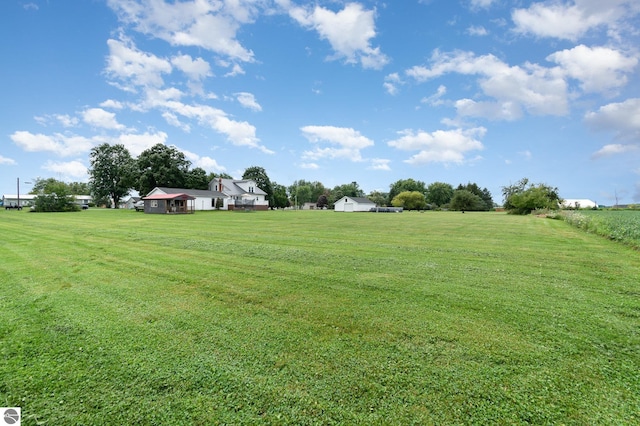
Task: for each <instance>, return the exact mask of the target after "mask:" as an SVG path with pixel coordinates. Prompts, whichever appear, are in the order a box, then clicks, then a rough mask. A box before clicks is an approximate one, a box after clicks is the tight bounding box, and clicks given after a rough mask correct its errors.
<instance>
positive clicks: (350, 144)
mask: <svg viewBox="0 0 640 426" xmlns="http://www.w3.org/2000/svg"><path fill="white" fill-rule="evenodd" d="M300 130H302V134H303V136H304V137H305V138H307V139H308V140H309V142H311V143H315V144H319V143H329V144H330V145H334V146H337V148H336V147H328V148H320V147H317V148H315V149H314V150H313V151H305V152H304V154H303V158H305V159H311V160H319V159H321V158H344V159H347V160H351V161H363V159H362V155H361V153H360V150H362V149H364V148H367V147H370V146H373V145H374V143H373V141H372V140H371V139H369V138H367V137H365V136H362V135H361V134H360V132H358V131H357V130H354V129H351V128H346V127H334V126H305V127H302V128H301V129H300Z"/></svg>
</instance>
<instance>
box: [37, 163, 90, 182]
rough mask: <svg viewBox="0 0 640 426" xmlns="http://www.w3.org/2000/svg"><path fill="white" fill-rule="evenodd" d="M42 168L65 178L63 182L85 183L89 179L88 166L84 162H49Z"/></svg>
mask: <svg viewBox="0 0 640 426" xmlns="http://www.w3.org/2000/svg"><path fill="white" fill-rule="evenodd" d="M42 168H43V169H44V170H47V171H50V172H53V173H56V174H58V175H62V176H63V178H62V179H63V180H77V181H84V180H86V179H87V178H88V173H87V166H85V165H84V164H83V163H82V161H80V160H74V161H68V162H56V161H51V160H49V161H47V162H46V163H45V164H44V165H43V166H42Z"/></svg>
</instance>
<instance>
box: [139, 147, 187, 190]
mask: <svg viewBox="0 0 640 426" xmlns="http://www.w3.org/2000/svg"><path fill="white" fill-rule="evenodd" d="M135 164H136V181H135V185H134V188H135V189H136V190H137V191H138V192H139V193H140V194H141V195H146V194H148V193H149V192H150V191H151V190H152V189H153V188H155V187H156V186H166V187H169V188H184V186H185V183H186V176H187V172H188V170H189V166H191V162H190V161H189V160H187V158H186V157H185V155H184V153H182V152H180V151H179V150H178V149H177V148H176V147H173V146H166V145H163V144H161V143H158V144H155V145H154V146H152V147H151V148H149V149H147V150H144V151H142V153H141V154H140V155H139V156H138V160H137V161H136V163H135Z"/></svg>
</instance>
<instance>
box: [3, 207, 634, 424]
mask: <svg viewBox="0 0 640 426" xmlns="http://www.w3.org/2000/svg"><path fill="white" fill-rule="evenodd" d="M11 213H17V212H9V213H7V214H6V215H3V219H4V218H9V219H10V220H6V221H4V220H3V221H1V222H0V230H2V232H3V233H4V234H6V233H11V234H12V235H19V236H20V241H18V243H17V244H15V245H11V246H5V247H3V248H2V250H3V251H2V254H3V255H4V254H6V255H7V256H6V257H5V256H3V257H2V259H1V260H0V271H2V272H3V274H7V275H8V276H10V277H12V280H13V281H12V284H11V285H10V284H9V283H6V284H3V285H2V286H3V290H7V293H4V294H9V295H10V297H8V298H7V297H5V298H3V299H2V301H3V302H2V303H3V306H2V311H3V314H2V315H3V317H2V318H3V320H4V319H6V320H7V321H9V322H11V323H12V324H13V325H11V326H5V327H4V328H3V329H2V330H3V333H2V336H3V343H4V345H3V349H2V352H1V353H2V359H3V366H2V370H0V371H1V372H2V375H3V376H5V377H8V376H9V375H11V377H12V378H13V380H12V381H3V383H7V384H5V385H3V387H2V388H0V392H1V393H2V395H3V397H4V398H5V400H7V401H8V404H9V402H11V403H12V404H13V405H22V406H23V407H24V408H23V413H30V414H31V415H33V416H37V417H38V419H40V420H44V419H46V420H48V421H60V422H64V423H91V424H112V423H114V422H119V421H125V420H126V421H127V422H130V421H134V422H137V423H141V424H154V423H158V422H165V423H166V422H176V423H179V424H180V423H184V424H198V423H200V424H212V423H213V424H215V423H233V424H243V423H245V424H254V423H257V422H261V423H267V424H269V423H271V424H282V423H289V424H331V423H352V424H354V423H355V424H376V423H377V424H386V423H389V419H393V422H396V423H398V424H406V423H416V422H417V423H423V424H429V423H491V422H501V423H545V422H550V423H561V422H565V423H573V422H577V423H601V424H608V423H611V422H613V423H621V424H624V423H628V424H632V423H633V422H634V421H635V420H637V410H636V408H637V406H638V398H639V397H638V392H637V390H638V389H639V383H640V379H639V377H638V370H639V368H638V367H640V365H638V364H639V362H638V358H639V356H638V354H639V351H640V350H639V345H640V343H639V342H640V338H639V336H638V328H639V322H638V313H639V311H640V307H639V303H638V298H637V294H638V293H637V283H636V282H635V278H634V277H637V276H638V275H639V274H640V265H639V264H638V257H637V252H634V251H632V250H630V249H628V248H625V247H621V246H618V245H616V244H614V243H612V242H609V241H606V240H603V239H600V238H598V237H594V236H591V235H587V234H583V233H581V232H580V231H578V230H575V229H572V228H570V227H568V226H567V225H566V224H564V223H562V222H559V221H549V220H543V219H538V218H522V217H513V216H506V215H502V214H465V215H461V214H454V213H434V212H428V213H423V214H420V213H403V214H400V215H398V214H379V215H373V214H353V215H349V214H340V213H334V212H265V213H251V214H244V213H233V214H232V213H223V212H212V213H200V212H199V213H197V214H195V215H189V216H150V215H143V214H141V213H137V214H136V213H134V212H127V211H104V210H89V211H85V212H79V213H75V214H64V215H55V214H51V215H45V214H42V215H41V214H22V215H13V216H11ZM16 283H17V284H19V285H16ZM17 324H21V325H20V326H18V325H17ZM80 348H82V349H80ZM36 354H37V356H35V355H36ZM12 401H18V403H13V402H12ZM20 401H22V402H21V403H20ZM61 401H62V402H61ZM12 404H9V405H12ZM27 415H28V414H27Z"/></svg>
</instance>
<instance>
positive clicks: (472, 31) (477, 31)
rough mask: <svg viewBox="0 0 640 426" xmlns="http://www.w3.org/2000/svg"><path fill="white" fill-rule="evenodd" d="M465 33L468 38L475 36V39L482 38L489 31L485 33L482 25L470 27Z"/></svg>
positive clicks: (485, 30)
mask: <svg viewBox="0 0 640 426" xmlns="http://www.w3.org/2000/svg"><path fill="white" fill-rule="evenodd" d="M466 33H467V34H469V35H470V36H477V37H483V36H486V35H489V31H487V29H486V28H485V27H483V26H482V25H477V26H476V25H472V26H470V27H469V28H467V30H466Z"/></svg>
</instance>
